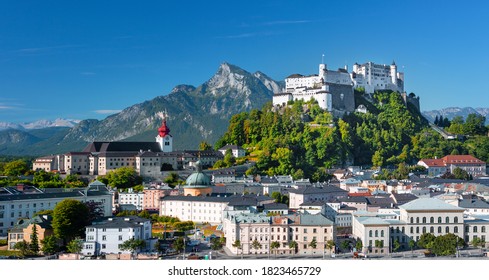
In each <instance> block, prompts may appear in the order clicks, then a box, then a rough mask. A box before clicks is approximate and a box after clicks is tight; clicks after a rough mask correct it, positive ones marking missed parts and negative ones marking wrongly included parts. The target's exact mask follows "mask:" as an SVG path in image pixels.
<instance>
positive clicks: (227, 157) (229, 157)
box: [223, 149, 236, 167]
mask: <svg viewBox="0 0 489 280" xmlns="http://www.w3.org/2000/svg"><path fill="white" fill-rule="evenodd" d="M223 161H224V164H225V165H226V167H231V166H233V165H234V164H235V163H236V158H235V157H234V155H233V151H232V150H231V149H227V150H226V153H225V154H224V159H223Z"/></svg>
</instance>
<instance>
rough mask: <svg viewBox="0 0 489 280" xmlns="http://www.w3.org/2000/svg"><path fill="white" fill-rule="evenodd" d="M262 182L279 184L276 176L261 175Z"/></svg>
mask: <svg viewBox="0 0 489 280" xmlns="http://www.w3.org/2000/svg"><path fill="white" fill-rule="evenodd" d="M260 183H262V184H278V180H277V178H275V177H269V176H263V177H260Z"/></svg>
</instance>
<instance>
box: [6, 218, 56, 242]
mask: <svg viewBox="0 0 489 280" xmlns="http://www.w3.org/2000/svg"><path fill="white" fill-rule="evenodd" d="M51 222H52V217H51V216H48V215H37V216H34V217H32V218H31V219H19V220H18V221H17V224H16V225H15V226H14V227H13V228H11V229H10V230H9V232H8V241H7V242H8V243H7V244H8V250H15V249H14V246H15V244H16V243H18V242H21V241H26V242H27V243H31V241H32V240H31V235H32V232H33V230H34V229H33V228H34V226H35V227H36V231H37V239H38V242H39V249H42V246H41V240H44V238H45V237H47V236H50V235H53V234H54V232H53V228H52V226H51Z"/></svg>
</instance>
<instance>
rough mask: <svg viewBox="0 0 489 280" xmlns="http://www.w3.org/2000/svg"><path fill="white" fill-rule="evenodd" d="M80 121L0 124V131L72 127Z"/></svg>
mask: <svg viewBox="0 0 489 280" xmlns="http://www.w3.org/2000/svg"><path fill="white" fill-rule="evenodd" d="M79 122H80V121H79V120H72V119H60V118H58V119H55V120H54V121H50V120H38V121H35V122H30V123H19V124H17V123H11V122H0V130H5V129H17V130H29V129H43V128H47V127H74V126H75V125H77V124H78V123H79Z"/></svg>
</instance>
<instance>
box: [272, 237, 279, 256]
mask: <svg viewBox="0 0 489 280" xmlns="http://www.w3.org/2000/svg"><path fill="white" fill-rule="evenodd" d="M278 248H280V242H278V241H273V242H272V243H270V250H272V251H274V252H275V258H277V250H276V249H278Z"/></svg>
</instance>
